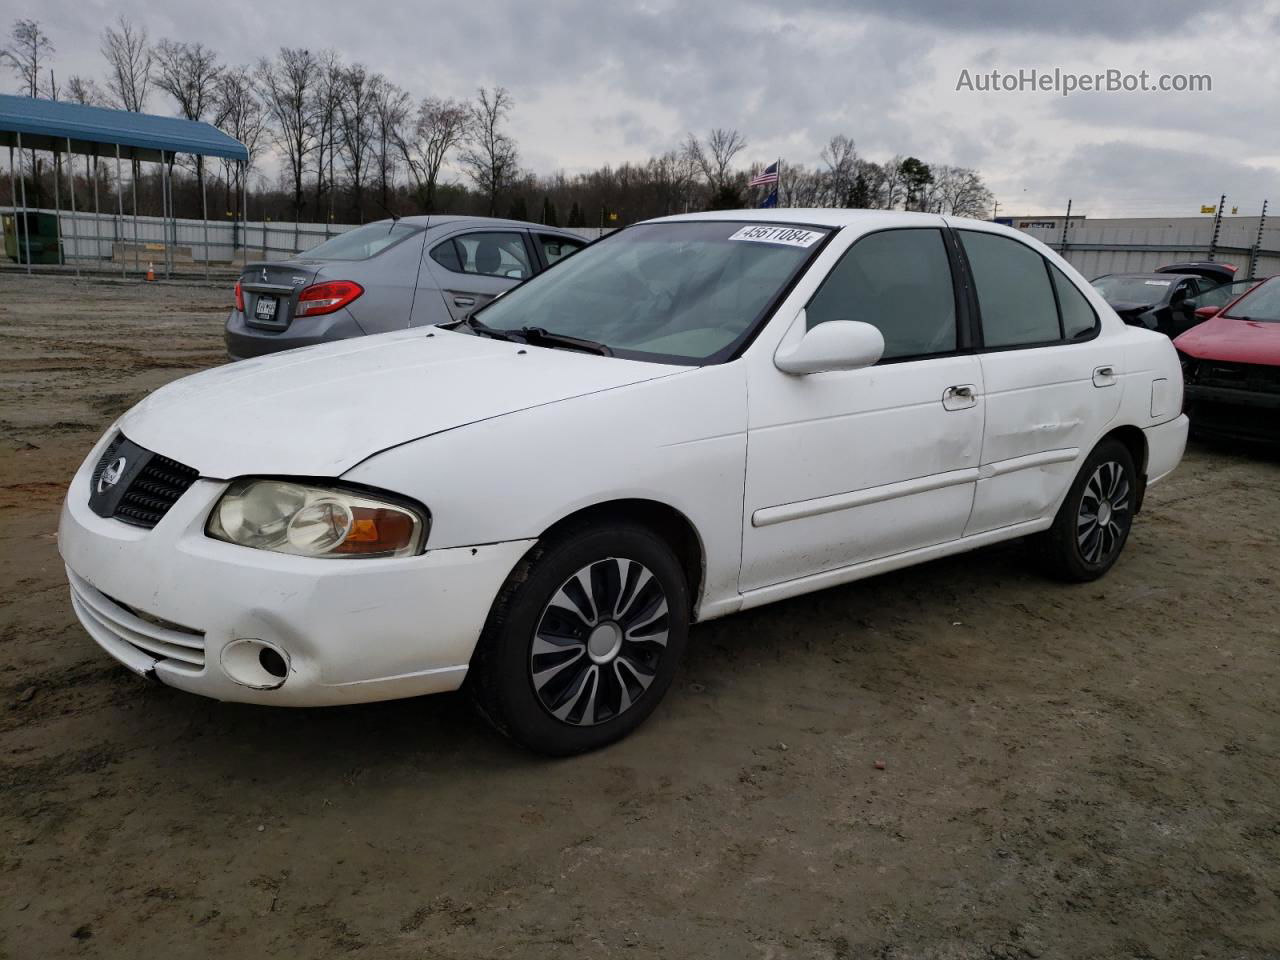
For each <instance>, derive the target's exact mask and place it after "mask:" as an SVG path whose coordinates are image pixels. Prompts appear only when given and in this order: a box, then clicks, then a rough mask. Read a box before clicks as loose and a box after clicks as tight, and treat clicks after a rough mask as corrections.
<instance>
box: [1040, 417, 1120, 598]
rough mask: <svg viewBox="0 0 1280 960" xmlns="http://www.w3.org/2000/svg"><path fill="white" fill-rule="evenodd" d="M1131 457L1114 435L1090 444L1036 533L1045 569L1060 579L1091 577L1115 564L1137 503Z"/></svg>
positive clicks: (1095, 576) (1077, 580) (1082, 579)
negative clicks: (1054, 511)
mask: <svg viewBox="0 0 1280 960" xmlns="http://www.w3.org/2000/svg"><path fill="white" fill-rule="evenodd" d="M1137 492H1138V477H1137V471H1136V470H1135V469H1134V466H1133V457H1132V456H1131V455H1130V453H1129V450H1128V448H1127V447H1126V446H1125V445H1124V444H1123V443H1120V442H1119V441H1118V440H1104V441H1103V442H1102V443H1100V444H1098V446H1097V447H1095V448H1094V450H1093V453H1091V454H1090V455H1089V457H1088V459H1086V460H1085V462H1084V466H1083V467H1081V468H1080V472H1079V474H1077V475H1076V479H1075V482H1074V483H1073V484H1072V485H1071V489H1070V491H1068V493H1067V498H1066V499H1065V500H1064V501H1063V502H1062V506H1061V507H1060V508H1059V509H1058V515H1057V517H1055V518H1054V521H1053V526H1052V527H1050V528H1049V529H1048V530H1046V531H1045V532H1044V533H1042V534H1040V537H1039V540H1038V544H1037V546H1038V547H1039V550H1040V555H1041V557H1042V559H1043V561H1044V564H1045V566H1046V568H1047V571H1048V572H1049V573H1050V574H1052V575H1053V576H1056V577H1058V578H1060V579H1063V580H1070V581H1076V582H1084V581H1088V580H1096V579H1097V578H1098V577H1100V576H1102V575H1103V574H1104V573H1106V572H1107V571H1108V570H1110V569H1111V567H1112V566H1113V565H1114V564H1115V562H1116V560H1117V559H1118V558H1119V556H1120V551H1121V550H1122V549H1124V545H1125V541H1126V540H1128V538H1129V528H1130V527H1131V526H1132V524H1133V514H1134V510H1135V509H1136V507H1137Z"/></svg>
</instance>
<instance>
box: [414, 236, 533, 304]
mask: <svg viewBox="0 0 1280 960" xmlns="http://www.w3.org/2000/svg"><path fill="white" fill-rule="evenodd" d="M535 262H536V260H535V258H534V251H533V246H532V242H531V240H530V238H529V235H528V234H527V233H526V232H525V231H523V230H467V231H463V232H460V233H455V234H452V235H450V236H449V237H446V238H444V239H443V240H440V241H438V242H436V243H435V244H434V246H432V247H431V248H430V250H429V251H428V253H427V258H426V261H425V264H426V265H427V266H429V267H430V269H431V273H432V275H433V276H434V277H435V279H436V282H437V283H438V284H439V287H440V293H441V296H443V297H444V303H445V307H446V309H447V310H448V311H449V314H450V316H451V317H452V318H453V319H454V320H465V319H466V318H467V317H469V316H470V315H471V314H472V313H473V312H475V311H476V310H478V309H480V308H481V307H483V306H484V305H485V304H486V303H488V302H489V301H490V300H492V299H493V298H494V297H496V296H498V295H499V294H501V293H505V292H506V291H507V290H510V289H511V288H512V287H514V286H515V285H516V284H518V283H520V282H522V281H523V280H526V279H527V278H528V277H530V276H532V275H533V273H534V272H535V271H534V263H535Z"/></svg>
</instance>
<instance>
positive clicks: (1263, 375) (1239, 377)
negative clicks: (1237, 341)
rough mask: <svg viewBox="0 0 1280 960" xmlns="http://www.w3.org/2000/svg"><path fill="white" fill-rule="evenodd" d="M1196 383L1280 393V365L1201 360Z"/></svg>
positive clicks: (1251, 391)
mask: <svg viewBox="0 0 1280 960" xmlns="http://www.w3.org/2000/svg"><path fill="white" fill-rule="evenodd" d="M1196 383H1198V384H1203V385H1204V386H1206V387H1226V388H1228V389H1230V390H1247V391H1249V392H1250V393H1280V367H1271V366H1266V365H1264V364H1260V363H1225V362H1223V361H1219V360H1202V361H1200V365H1199V369H1198V371H1197V376H1196Z"/></svg>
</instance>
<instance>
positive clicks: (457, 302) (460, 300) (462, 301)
mask: <svg viewBox="0 0 1280 960" xmlns="http://www.w3.org/2000/svg"><path fill="white" fill-rule="evenodd" d="M453 305H454V306H455V307H474V306H475V305H476V298H475V297H454V298H453Z"/></svg>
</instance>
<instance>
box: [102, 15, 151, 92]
mask: <svg viewBox="0 0 1280 960" xmlns="http://www.w3.org/2000/svg"><path fill="white" fill-rule="evenodd" d="M102 55H103V56H104V57H106V59H107V93H108V99H109V100H110V102H111V105H112V106H113V107H117V108H119V109H121V110H132V111H133V112H134V113H141V112H142V110H143V108H144V107H146V104H147V94H148V93H149V92H150V88H151V68H152V66H153V65H154V59H153V56H152V53H151V45H150V44H149V43H148V42H147V28H146V27H140V26H136V25H135V24H134V23H133V21H132V20H130V19H129V18H128V17H126V16H125V15H124V14H121V15H120V17H119V19H118V20H117V21H116V25H115V26H114V27H107V28H106V29H105V30H103V31H102Z"/></svg>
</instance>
